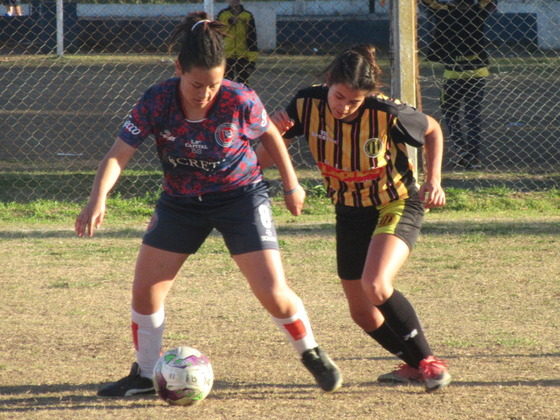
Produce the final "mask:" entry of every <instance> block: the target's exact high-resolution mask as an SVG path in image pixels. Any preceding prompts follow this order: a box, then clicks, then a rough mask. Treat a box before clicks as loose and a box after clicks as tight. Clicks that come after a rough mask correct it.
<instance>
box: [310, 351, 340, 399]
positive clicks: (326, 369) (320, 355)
mask: <svg viewBox="0 0 560 420" xmlns="http://www.w3.org/2000/svg"><path fill="white" fill-rule="evenodd" d="M301 362H302V363H303V365H304V366H305V367H306V368H307V370H308V371H309V372H311V374H312V375H313V377H314V378H315V380H316V381H317V384H319V386H320V387H321V389H322V390H323V391H327V392H332V391H335V390H336V389H338V388H340V386H341V385H342V375H341V374H340V370H339V369H338V366H336V364H335V363H334V362H333V361H332V360H331V358H330V357H329V356H328V355H327V353H325V352H324V351H323V350H321V348H320V347H315V348H314V349H311V350H307V351H305V352H304V353H303V354H302V357H301Z"/></svg>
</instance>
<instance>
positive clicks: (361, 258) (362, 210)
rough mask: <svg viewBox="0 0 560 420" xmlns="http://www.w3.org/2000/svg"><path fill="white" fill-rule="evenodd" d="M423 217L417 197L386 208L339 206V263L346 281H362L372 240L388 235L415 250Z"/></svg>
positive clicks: (385, 206)
mask: <svg viewBox="0 0 560 420" xmlns="http://www.w3.org/2000/svg"><path fill="white" fill-rule="evenodd" d="M423 218H424V206H423V204H422V202H421V201H420V198H419V196H418V194H414V195H412V196H411V197H410V198H407V199H402V200H397V201H393V202H392V203H389V204H387V205H384V206H377V207H375V206H372V207H350V206H344V205H341V204H337V205H336V261H337V268H338V276H339V277H340V278H341V279H343V280H359V279H361V278H362V272H363V271H364V265H365V263H366V257H367V252H368V248H369V243H370V241H371V238H372V237H373V236H375V235H377V234H380V233H388V234H391V235H395V236H396V237H398V238H400V239H402V240H403V241H404V242H405V243H406V244H407V246H408V248H409V249H410V250H412V248H413V247H414V244H415V243H416V240H417V239H418V235H419V234H420V227H421V226H422V220H423Z"/></svg>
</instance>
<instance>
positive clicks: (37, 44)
mask: <svg viewBox="0 0 560 420" xmlns="http://www.w3.org/2000/svg"><path fill="white" fill-rule="evenodd" d="M244 6H245V7H246V9H247V10H249V11H251V12H253V14H254V16H255V20H256V23H257V33H258V35H259V49H260V50H261V52H260V55H259V57H258V58H257V61H256V70H255V72H254V73H253V74H252V75H251V78H250V80H249V84H250V86H251V87H252V88H254V89H255V90H256V91H257V92H258V94H259V96H260V97H261V99H262V101H263V103H264V104H265V105H266V107H267V109H268V110H269V111H273V110H275V109H278V108H280V107H282V106H284V105H286V104H287V102H288V101H289V100H290V99H291V97H292V96H293V94H294V93H295V92H296V90H297V89H298V88H302V87H305V86H307V85H309V84H312V83H317V82H318V81H320V79H319V78H318V75H319V73H320V72H321V70H322V69H323V68H324V67H325V66H326V65H327V64H328V63H329V62H330V60H331V59H332V57H333V56H334V55H335V54H336V53H338V52H339V51H341V49H342V48H344V47H347V46H349V45H351V44H353V43H358V42H368V43H373V44H376V45H377V46H378V51H379V59H380V64H381V67H382V68H383V70H384V83H383V85H384V87H382V90H383V91H384V92H385V93H388V94H390V92H389V90H388V89H389V86H390V78H391V74H390V72H391V70H390V69H391V49H390V46H389V38H390V35H389V28H390V25H391V23H390V22H389V17H388V16H389V15H388V13H387V11H388V7H389V4H385V3H380V2H373V1H368V0H346V1H344V0H342V1H336V2H335V1H332V2H331V1H303V0H296V1H286V2H276V1H274V2H245V3H244ZM559 6H560V2H558V1H554V0H535V1H530V2H529V1H525V2H523V3H514V2H506V1H504V0H502V1H501V2H500V3H499V4H498V5H497V10H496V11H494V12H493V13H492V14H490V17H488V19H486V22H485V23H484V25H485V27H484V33H485V36H486V38H487V45H486V48H487V51H488V53H489V54H488V55H489V66H488V67H489V70H490V75H489V76H487V77H485V78H484V80H485V82H486V87H485V89H484V93H485V95H484V97H483V98H482V99H481V101H480V106H481V128H480V133H481V134H480V145H479V151H480V154H479V156H478V157H479V165H476V167H468V165H458V164H457V163H458V162H457V156H456V155H457V154H458V153H457V147H456V144H455V143H456V142H457V141H456V140H453V138H451V136H450V135H449V129H448V126H447V124H445V118H444V115H443V113H442V110H441V106H440V105H441V104H440V94H441V91H442V88H443V85H444V83H445V80H447V79H445V78H444V71H445V69H444V64H441V63H439V62H434V61H428V60H427V58H429V57H428V56H429V54H430V48H431V46H430V45H433V44H431V43H432V41H433V40H434V30H435V24H436V22H435V19H436V16H435V14H434V12H433V11H431V10H430V9H429V7H427V6H426V4H420V5H419V9H418V28H417V30H418V37H419V42H418V46H419V63H420V64H419V82H420V85H419V86H420V93H421V95H420V97H421V104H419V106H421V107H422V109H423V111H424V112H426V113H428V114H430V115H433V116H434V117H436V118H437V119H439V120H440V121H441V122H442V125H443V126H444V128H445V130H446V133H447V139H446V155H445V163H444V170H445V174H444V177H445V181H444V185H447V186H459V187H464V188H477V187H486V186H507V187H510V188H513V189H515V190H520V191H524V190H536V189H550V188H558V186H559V183H560V154H559V151H558V138H560V117H559V114H560V106H559V103H560V92H559V89H558V79H559V76H560V66H559V65H558V64H559V62H560V57H559V50H560V22H558V18H557V16H558V15H559V13H558V12H559V10H558V9H559V8H560V7H559ZM225 7H227V4H226V3H215V4H213V8H214V15H217V13H218V12H219V11H220V10H221V9H222V8H225ZM21 8H22V16H11V17H10V16H2V17H0V24H1V25H0V28H1V29H0V56H1V61H0V67H1V68H2V74H3V88H2V91H1V101H2V102H1V104H2V105H1V109H0V112H1V114H2V115H1V121H2V122H1V124H2V129H1V130H0V200H1V201H27V200H35V199H60V200H75V201H77V200H84V199H86V198H87V196H88V194H89V189H90V187H91V183H92V180H93V173H94V171H95V170H96V168H97V164H98V163H99V161H100V160H101V159H102V157H103V155H104V154H105V153H106V151H107V150H108V148H109V147H110V145H111V144H112V142H113V141H114V139H115V136H116V133H117V131H118V129H119V127H120V125H121V124H122V123H123V121H124V119H125V118H126V116H127V114H128V112H129V110H130V109H131V107H132V106H133V104H134V102H135V101H136V100H137V99H138V98H139V97H140V96H141V95H142V93H143V92H144V91H145V90H146V89H147V88H148V87H149V86H151V85H153V84H155V83H157V82H159V81H162V80H165V79H167V78H169V77H172V76H173V74H174V56H173V55H172V54H170V53H169V52H168V51H167V48H168V41H169V34H170V32H171V31H172V29H173V28H174V27H175V25H176V24H178V23H179V22H180V20H181V18H182V17H183V16H185V15H186V14H187V13H188V12H190V11H195V10H201V9H202V8H203V5H202V4H201V3H198V4H197V3H192V4H190V3H187V4H150V5H147V4H144V5H123V4H118V5H116V4H81V3H79V4H76V3H64V13H63V14H62V15H61V16H60V15H59V20H58V21H59V25H60V21H61V20H62V21H63V22H64V35H63V37H62V39H63V41H64V49H63V53H64V54H63V55H61V54H60V52H61V51H60V49H59V48H60V43H59V42H60V40H61V36H60V33H59V34H58V37H57V8H56V3H55V2H54V1H47V0H43V1H41V0H35V1H34V2H33V3H31V4H23V5H22V6H21ZM60 17H62V19H60ZM59 28H60V26H59ZM411 30H414V28H411ZM57 52H58V53H59V54H57ZM415 73H416V71H415V69H410V74H411V77H414V75H415ZM461 115H462V113H461ZM461 118H464V117H461ZM467 126H468V124H466V123H463V127H464V128H461V132H462V133H463V135H465V136H467V134H466V133H467V131H468V130H467V128H466V127H467ZM465 141H466V142H468V137H466V140H465ZM147 143H149V142H147ZM291 148H292V153H293V157H294V161H295V163H296V165H297V167H298V168H299V169H309V170H310V171H309V172H310V173H313V172H312V171H311V170H312V169H313V168H314V165H313V163H312V161H311V160H310V158H309V154H308V152H307V148H306V145H305V144H304V142H296V143H294V145H292V146H291ZM312 181H313V182H316V183H317V184H319V183H320V179H319V176H318V174H317V177H316V178H314V179H313V180H312ZM159 184H160V174H159V162H158V161H157V157H156V154H155V153H154V148H153V147H152V146H148V145H147V144H146V145H144V147H142V148H141V149H140V150H139V152H138V153H137V155H136V156H135V158H134V159H133V161H132V162H131V163H130V164H129V166H128V169H127V171H126V172H125V173H124V174H123V177H122V179H121V181H120V182H119V184H118V186H117V187H116V191H118V192H119V193H121V194H122V195H123V196H134V195H138V194H140V195H144V194H145V193H154V192H157V191H158V190H159Z"/></svg>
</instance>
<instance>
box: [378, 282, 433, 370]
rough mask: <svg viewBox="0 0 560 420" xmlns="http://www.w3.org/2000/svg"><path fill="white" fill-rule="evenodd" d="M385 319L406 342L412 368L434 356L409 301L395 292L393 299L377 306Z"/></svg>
mask: <svg viewBox="0 0 560 420" xmlns="http://www.w3.org/2000/svg"><path fill="white" fill-rule="evenodd" d="M377 309H379V310H380V311H381V313H382V314H383V316H384V317H385V323H386V324H387V325H388V326H389V328H391V330H393V331H394V333H395V334H396V335H397V337H398V338H399V339H400V340H402V341H403V342H404V345H405V346H406V348H407V350H408V352H407V353H408V354H409V355H410V356H411V359H412V360H411V362H407V363H408V364H409V365H410V366H412V367H414V368H418V366H419V364H420V361H421V360H423V359H425V358H426V357H428V356H430V355H432V354H433V353H432V350H431V349H430V346H429V344H428V341H427V340H426V336H425V335H424V331H423V330H422V326H421V325H420V320H419V319H418V315H417V314H416V311H415V310H414V308H413V307H412V304H411V303H410V302H409V300H408V299H407V298H406V297H404V295H403V294H402V293H401V292H399V291H398V290H395V291H394V292H393V294H392V295H391V297H390V298H389V299H387V300H386V301H385V303H383V304H382V305H379V306H377Z"/></svg>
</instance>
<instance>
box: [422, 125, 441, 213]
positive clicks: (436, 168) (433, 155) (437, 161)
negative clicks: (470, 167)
mask: <svg viewBox="0 0 560 420" xmlns="http://www.w3.org/2000/svg"><path fill="white" fill-rule="evenodd" d="M426 117H427V118H428V128H427V130H426V133H425V135H424V150H425V152H426V168H425V182H424V184H423V185H422V186H421V187H420V198H421V200H422V201H423V202H424V207H425V208H427V209H429V208H432V207H441V206H443V205H444V204H445V192H444V191H443V188H442V187H441V165H442V161H443V132H442V129H441V126H440V124H439V123H438V122H437V121H436V120H435V119H434V118H432V117H430V116H429V115H426Z"/></svg>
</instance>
